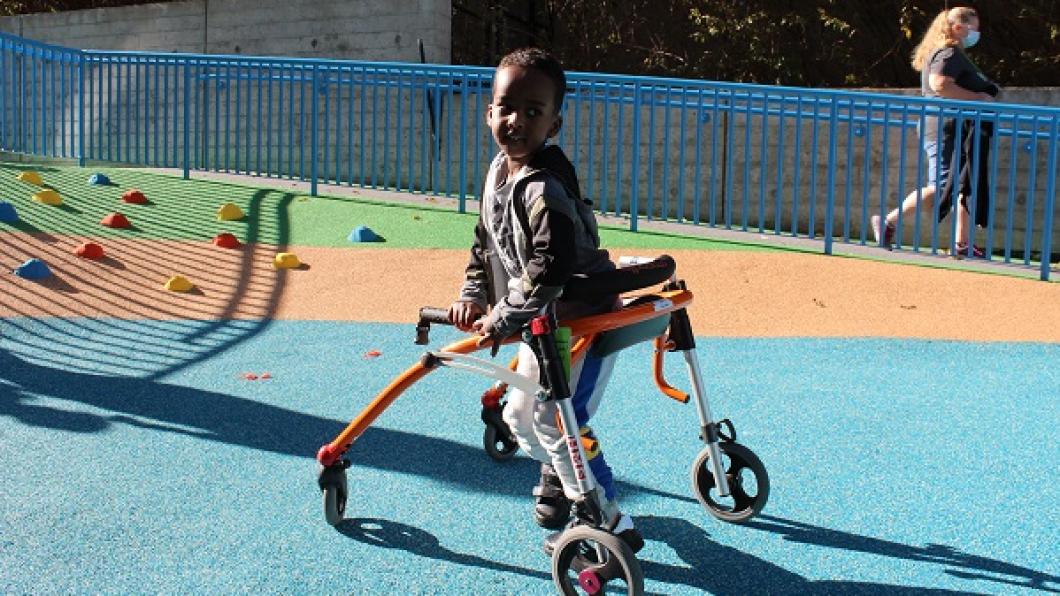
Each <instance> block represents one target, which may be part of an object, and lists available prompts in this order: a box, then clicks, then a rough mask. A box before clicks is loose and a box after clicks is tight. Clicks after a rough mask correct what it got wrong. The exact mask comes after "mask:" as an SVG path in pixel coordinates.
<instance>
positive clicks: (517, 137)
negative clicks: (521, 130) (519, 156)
mask: <svg viewBox="0 0 1060 596" xmlns="http://www.w3.org/2000/svg"><path fill="white" fill-rule="evenodd" d="M504 136H505V137H506V138H507V139H508V142H509V143H520V142H522V141H525V140H526V135H516V134H511V133H508V134H506V135H504Z"/></svg>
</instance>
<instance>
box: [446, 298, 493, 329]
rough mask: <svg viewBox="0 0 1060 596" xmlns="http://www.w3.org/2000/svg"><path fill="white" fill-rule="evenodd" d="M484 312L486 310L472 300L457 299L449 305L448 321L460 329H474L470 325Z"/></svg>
mask: <svg viewBox="0 0 1060 596" xmlns="http://www.w3.org/2000/svg"><path fill="white" fill-rule="evenodd" d="M484 314H486V311H485V310H483V309H482V307H481V306H479V305H477V304H475V303H474V302H464V301H462V300H458V301H456V302H454V303H453V304H452V305H450V306H449V322H450V323H452V324H453V325H454V326H456V328H457V329H459V330H461V331H475V330H474V329H472V325H473V324H474V323H475V322H476V321H478V320H479V319H480V318H482V315H484Z"/></svg>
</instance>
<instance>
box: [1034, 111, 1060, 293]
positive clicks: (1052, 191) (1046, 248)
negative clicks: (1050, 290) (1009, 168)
mask: <svg viewBox="0 0 1060 596" xmlns="http://www.w3.org/2000/svg"><path fill="white" fill-rule="evenodd" d="M1057 144H1060V127H1058V117H1057V116H1056V114H1053V117H1052V126H1051V127H1050V130H1049V158H1048V162H1047V164H1048V165H1047V168H1048V172H1049V173H1048V177H1047V178H1046V182H1045V221H1043V222H1042V258H1041V264H1040V270H1039V276H1038V277H1039V279H1041V280H1042V281H1049V271H1050V267H1051V266H1052V260H1053V259H1052V257H1053V211H1054V210H1055V209H1056V166H1057V163H1056V160H1057Z"/></svg>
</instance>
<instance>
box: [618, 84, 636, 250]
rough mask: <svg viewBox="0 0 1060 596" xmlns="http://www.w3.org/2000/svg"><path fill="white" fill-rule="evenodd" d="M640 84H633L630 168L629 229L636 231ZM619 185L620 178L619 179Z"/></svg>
mask: <svg viewBox="0 0 1060 596" xmlns="http://www.w3.org/2000/svg"><path fill="white" fill-rule="evenodd" d="M640 126H641V118H640V83H639V82H638V83H634V84H633V148H632V152H633V158H632V159H633V163H632V165H631V166H630V173H629V175H630V182H629V184H630V187H631V188H630V193H629V229H630V230H631V231H633V232H636V231H637V216H638V215H639V210H640V209H639V204H638V199H639V196H638V191H639V190H640ZM619 183H621V178H620V179H619Z"/></svg>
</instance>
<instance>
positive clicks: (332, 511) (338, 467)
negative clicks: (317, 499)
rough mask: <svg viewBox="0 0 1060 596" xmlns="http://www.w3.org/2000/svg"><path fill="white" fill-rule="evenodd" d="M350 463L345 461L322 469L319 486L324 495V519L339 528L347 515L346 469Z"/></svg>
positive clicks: (318, 481) (318, 478)
mask: <svg viewBox="0 0 1060 596" xmlns="http://www.w3.org/2000/svg"><path fill="white" fill-rule="evenodd" d="M349 466H350V462H349V461H347V460H343V461H341V462H339V463H337V464H333V465H330V466H327V467H321V468H320V475H319V476H318V477H317V484H319V485H320V490H321V492H322V493H323V494H324V519H326V520H328V523H329V524H331V525H333V526H337V525H339V523H340V522H341V521H342V520H343V519H345V514H346V496H347V495H348V492H347V490H346V468H348V467H349Z"/></svg>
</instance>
